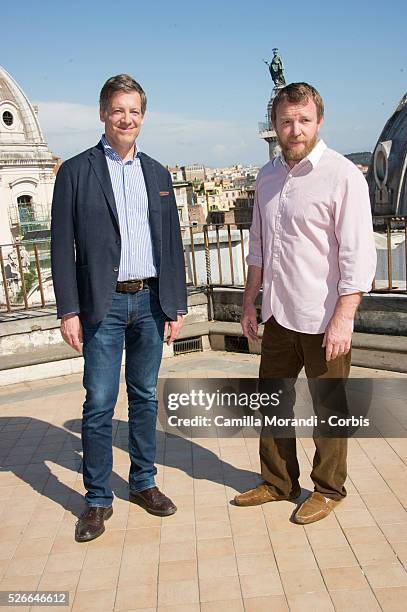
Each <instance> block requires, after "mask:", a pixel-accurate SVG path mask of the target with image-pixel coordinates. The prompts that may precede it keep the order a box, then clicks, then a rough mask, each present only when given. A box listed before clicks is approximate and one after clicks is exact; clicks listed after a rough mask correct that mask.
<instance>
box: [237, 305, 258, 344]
mask: <svg viewBox="0 0 407 612" xmlns="http://www.w3.org/2000/svg"><path fill="white" fill-rule="evenodd" d="M240 325H241V326H242V330H243V335H244V336H246V338H248V339H249V340H254V341H255V340H258V337H257V311H256V307H255V305H254V304H245V305H244V306H243V315H242V318H241V319H240Z"/></svg>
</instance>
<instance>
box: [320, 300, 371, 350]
mask: <svg viewBox="0 0 407 612" xmlns="http://www.w3.org/2000/svg"><path fill="white" fill-rule="evenodd" d="M361 297H362V294H361V293H359V292H358V293H350V294H349V295H341V296H340V297H339V298H338V301H337V303H336V306H335V312H334V314H333V316H332V319H331V320H330V321H329V323H328V326H327V328H326V330H325V335H324V340H323V342H322V346H323V347H325V356H326V360H327V361H332V360H333V359H336V358H337V357H341V355H346V354H347V353H349V351H350V347H351V342H352V332H353V320H354V318H355V314H356V310H357V308H358V306H359V303H360V299H361Z"/></svg>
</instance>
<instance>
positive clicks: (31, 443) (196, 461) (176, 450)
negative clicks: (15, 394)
mask: <svg viewBox="0 0 407 612" xmlns="http://www.w3.org/2000/svg"><path fill="white" fill-rule="evenodd" d="M81 423H82V421H81V419H71V420H69V421H66V422H65V423H64V427H58V426H55V425H52V424H50V423H48V422H46V421H42V420H40V419H33V418H29V417H0V449H1V450H0V473H1V472H12V473H14V474H15V475H16V476H18V478H20V479H21V480H22V481H23V482H25V483H26V484H29V485H30V486H31V487H32V488H33V489H34V490H35V491H37V492H38V493H40V494H41V495H43V496H45V497H48V498H49V499H50V500H52V501H54V502H56V503H58V504H60V505H61V506H62V507H63V508H65V509H66V510H68V511H70V512H72V514H74V515H75V516H79V515H80V514H81V512H82V511H83V509H84V507H85V501H84V498H83V496H82V495H81V494H80V493H78V492H77V491H76V490H75V489H73V488H71V486H70V482H71V479H70V478H69V476H68V478H67V479H66V480H67V482H63V481H62V480H60V478H58V471H59V472H60V473H61V471H60V470H57V471H56V473H53V472H52V469H51V468H50V467H49V466H48V465H47V462H52V463H54V464H56V465H57V466H59V467H61V468H65V470H68V475H69V470H70V471H72V481H73V480H74V479H75V474H76V473H78V472H79V473H80V472H81V465H82V456H81V454H80V451H81V449H82V444H81V440H80V438H79V437H78V436H77V435H75V434H77V433H80V431H81ZM127 437H128V424H127V422H124V421H119V420H117V419H113V439H114V443H113V447H116V448H119V449H121V450H125V451H127ZM164 458H165V465H166V466H170V467H174V468H177V469H179V470H180V471H183V472H185V473H186V474H188V475H189V476H190V477H191V478H194V479H205V480H209V481H212V482H216V483H219V484H224V485H226V486H230V487H233V488H234V489H236V490H238V491H240V492H242V491H244V490H246V489H248V488H250V487H253V486H255V485H256V484H257V482H258V476H257V474H255V473H253V472H252V471H250V470H245V469H240V468H236V467H234V466H233V465H231V464H230V463H228V462H227V461H225V460H222V459H220V458H219V457H218V456H217V455H216V454H215V453H214V452H212V451H211V450H210V449H207V448H205V447H203V446H201V445H199V444H198V443H196V442H194V441H191V440H187V439H185V438H182V437H181V436H175V435H173V434H166V433H164V432H161V431H157V460H156V463H157V464H161V465H163V464H164ZM64 474H65V475H66V471H64ZM64 480H65V478H64ZM111 485H112V489H113V492H114V494H115V496H116V497H118V498H120V499H127V498H128V483H127V482H126V481H125V480H124V479H123V478H122V477H121V476H119V475H118V474H116V473H115V472H112V476H111Z"/></svg>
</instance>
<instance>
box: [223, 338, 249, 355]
mask: <svg viewBox="0 0 407 612" xmlns="http://www.w3.org/2000/svg"><path fill="white" fill-rule="evenodd" d="M225 351H230V352H231V353H250V350H249V343H248V341H247V338H245V337H244V336H225Z"/></svg>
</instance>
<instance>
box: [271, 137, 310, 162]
mask: <svg viewBox="0 0 407 612" xmlns="http://www.w3.org/2000/svg"><path fill="white" fill-rule="evenodd" d="M277 140H278V143H279V145H280V147H281V151H282V153H283V155H284V159H285V160H286V161H295V162H299V161H301V160H302V159H304V157H307V155H309V154H310V153H311V151H312V149H313V148H314V147H315V145H316V144H317V141H318V134H315V136H314V137H313V138H310V139H309V140H299V141H298V142H299V143H301V144H302V145H303V146H302V147H296V148H294V149H293V148H291V147H289V146H288V145H287V143H286V142H284V141H282V140H280V138H279V136H278V134H277Z"/></svg>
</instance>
